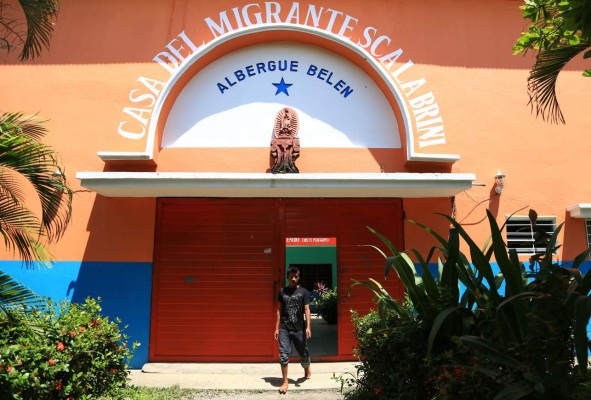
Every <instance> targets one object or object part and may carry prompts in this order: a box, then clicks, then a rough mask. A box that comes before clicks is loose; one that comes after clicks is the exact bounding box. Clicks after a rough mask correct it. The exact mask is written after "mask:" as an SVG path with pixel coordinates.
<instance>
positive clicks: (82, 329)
mask: <svg viewBox="0 0 591 400" xmlns="http://www.w3.org/2000/svg"><path fill="white" fill-rule="evenodd" d="M78 330H79V331H80V333H82V332H84V331H85V330H86V328H84V327H83V326H81V327H80V329H78Z"/></svg>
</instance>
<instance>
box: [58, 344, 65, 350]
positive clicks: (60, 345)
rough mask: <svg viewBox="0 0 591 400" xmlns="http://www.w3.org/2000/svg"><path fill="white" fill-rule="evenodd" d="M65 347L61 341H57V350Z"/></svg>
mask: <svg viewBox="0 0 591 400" xmlns="http://www.w3.org/2000/svg"><path fill="white" fill-rule="evenodd" d="M65 348H66V346H64V344H63V343H62V342H57V349H58V350H59V351H64V349H65Z"/></svg>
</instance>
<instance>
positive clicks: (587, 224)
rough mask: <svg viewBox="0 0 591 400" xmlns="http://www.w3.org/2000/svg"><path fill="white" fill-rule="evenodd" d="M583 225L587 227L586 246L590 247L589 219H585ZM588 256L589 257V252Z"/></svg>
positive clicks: (590, 221) (590, 230) (590, 229)
mask: <svg viewBox="0 0 591 400" xmlns="http://www.w3.org/2000/svg"><path fill="white" fill-rule="evenodd" d="M585 227H586V228H587V246H588V247H591V219H586V220H585ZM589 258H591V254H590V255H589Z"/></svg>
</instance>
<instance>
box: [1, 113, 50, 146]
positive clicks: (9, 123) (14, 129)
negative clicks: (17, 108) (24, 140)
mask: <svg viewBox="0 0 591 400" xmlns="http://www.w3.org/2000/svg"><path fill="white" fill-rule="evenodd" d="M44 123H45V121H42V120H38V119H37V116H36V115H26V114H24V113H21V112H12V113H11V112H7V113H3V114H0V135H4V134H11V135H13V136H14V135H24V136H27V137H30V138H31V139H36V140H40V139H42V138H43V137H44V136H45V135H46V134H47V128H46V127H45V126H44V125H43V124H44Z"/></svg>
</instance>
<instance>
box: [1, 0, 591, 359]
mask: <svg viewBox="0 0 591 400" xmlns="http://www.w3.org/2000/svg"><path fill="white" fill-rule="evenodd" d="M519 5H520V2H518V1H500V0H498V1H492V2H469V1H462V0H444V1H426V2H411V1H390V2H383V1H352V2H338V1H318V2H313V1H312V2H290V1H259V2H254V1H252V2H249V1H238V0H232V1H218V2H201V1H177V0H170V1H152V0H151V1H125V2H117V1H103V2H100V3H99V2H83V3H81V2H75V1H72V0H64V1H63V2H62V6H61V11H60V13H59V17H58V19H57V21H56V28H55V33H54V35H53V38H52V42H51V46H50V49H49V50H48V51H46V52H45V53H44V54H43V56H42V57H41V58H39V59H38V60H35V61H31V62H26V63H20V62H18V61H17V60H16V58H15V56H14V55H12V54H9V55H8V56H7V55H4V56H3V60H2V64H1V65H0V71H1V72H2V74H1V76H2V79H1V80H0V93H1V94H2V97H1V103H0V107H1V109H2V110H4V111H22V112H25V113H31V114H33V113H39V115H40V117H42V118H43V119H48V120H49V121H48V122H47V127H48V128H49V131H50V134H49V135H48V137H47V139H46V142H47V143H48V144H50V145H52V146H53V147H55V149H56V150H57V151H58V153H59V154H60V156H61V161H62V163H63V165H64V166H65V168H66V170H65V173H66V175H67V177H68V182H69V183H70V185H71V186H72V187H73V188H74V190H76V195H75V198H74V204H73V207H74V214H73V219H72V223H71V225H70V227H69V229H68V231H67V233H66V235H65V236H64V238H63V239H62V240H61V241H60V242H59V243H56V244H54V245H52V247H51V252H52V254H53V256H54V259H55V266H54V267H53V268H52V269H50V270H32V271H26V270H23V269H22V268H21V267H20V263H19V262H18V261H16V260H14V258H13V256H12V255H11V254H4V255H3V256H2V258H3V261H1V262H0V268H2V270H4V271H6V272H8V273H10V274H11V275H13V276H14V277H15V278H16V279H18V280H20V281H21V282H23V283H25V284H27V285H28V286H30V287H31V288H33V289H35V290H36V291H37V292H39V293H40V294H45V295H48V296H51V297H53V298H65V297H67V298H70V299H71V300H73V301H81V300H82V299H84V298H85V297H86V296H100V297H101V298H102V299H103V308H104V311H105V313H106V314H109V315H111V316H113V317H114V316H119V317H121V318H122V320H123V321H124V323H126V324H127V325H128V326H129V327H128V334H129V335H130V337H131V339H132V340H138V341H140V342H141V343H142V346H141V347H140V350H138V352H137V353H136V355H135V358H134V360H133V362H132V366H135V367H141V365H143V363H145V362H148V361H275V360H276V359H277V349H276V343H275V341H274V340H273V329H274V322H275V321H274V318H275V310H276V307H277V304H276V300H275V294H276V292H277V290H278V289H279V287H280V286H281V285H282V284H283V282H284V274H285V269H286V267H287V266H289V265H292V264H294V265H299V266H300V267H301V268H302V269H303V274H304V276H305V275H306V274H308V278H307V279H308V280H309V283H310V284H311V283H313V281H314V279H315V278H313V277H317V278H318V279H320V278H319V277H322V279H323V280H330V283H331V286H333V287H338V288H339V308H338V310H339V311H338V323H337V328H336V331H335V332H336V333H334V332H333V336H331V339H330V340H329V341H331V348H330V350H329V351H328V352H326V351H325V352H321V353H320V352H319V353H318V354H317V355H316V357H315V358H316V359H318V360H345V359H351V358H352V357H353V346H354V343H355V341H354V338H353V334H352V323H351V310H352V309H353V310H357V311H359V312H364V311H367V310H368V309H369V308H370V307H371V306H372V301H371V296H370V294H369V293H366V291H364V289H362V288H359V287H356V288H354V290H352V291H351V293H350V294H349V293H348V291H349V287H350V285H351V284H352V283H353V280H365V279H368V278H370V277H371V278H374V279H378V280H380V281H381V282H383V283H384V284H385V285H386V286H387V287H388V289H389V290H390V291H391V293H393V294H394V295H396V296H398V297H400V296H402V288H401V286H400V284H399V282H397V280H396V279H393V278H392V277H390V278H389V279H388V280H384V279H383V270H384V260H383V258H382V256H381V255H380V254H379V253H378V252H376V251H375V250H374V249H373V248H371V247H368V246H366V245H376V246H379V245H380V241H379V239H377V238H376V237H375V236H374V235H373V234H371V233H370V232H369V230H368V229H367V227H368V226H369V227H372V228H374V229H376V230H378V231H379V232H381V233H383V234H385V235H386V236H388V237H389V238H390V239H391V240H392V242H393V243H394V244H395V245H396V246H397V247H399V248H400V249H411V248H414V249H417V250H419V251H422V252H425V253H426V252H427V251H428V250H429V249H430V248H431V247H432V246H433V245H435V243H434V242H433V239H432V238H431V237H430V236H429V235H428V234H426V233H425V232H424V231H422V230H421V229H420V228H418V227H417V226H415V225H413V224H412V223H410V222H408V219H411V220H414V221H418V222H420V223H422V224H425V225H428V226H431V227H433V228H434V229H435V230H437V231H438V232H440V233H442V234H445V233H446V232H447V230H448V227H449V224H448V223H446V221H445V219H443V218H442V217H441V216H438V215H436V214H437V213H443V214H446V215H451V216H453V217H455V218H456V220H457V221H459V222H460V223H461V224H462V225H463V226H464V227H465V228H466V229H467V230H468V232H469V233H470V234H471V235H473V237H474V238H475V240H476V241H477V242H479V243H482V244H484V242H485V241H486V239H487V236H488V232H489V231H488V224H487V222H486V220H485V210H486V209H488V210H489V211H490V212H491V213H492V214H493V215H494V216H495V217H496V219H497V221H498V222H499V223H504V222H505V220H506V219H507V218H508V217H509V216H510V215H512V214H513V213H515V212H517V213H516V215H514V216H513V217H512V220H511V222H512V223H518V222H519V221H521V219H522V218H520V217H522V216H526V215H527V212H528V209H529V208H532V209H535V210H536V211H537V213H538V214H539V215H540V218H541V220H542V221H543V222H544V223H547V224H548V227H549V228H552V227H555V226H557V225H559V224H561V223H564V227H563V230H562V232H561V234H560V238H559V241H560V243H561V244H562V247H561V248H560V249H559V252H558V254H557V257H558V258H559V259H560V260H563V261H566V262H568V261H569V260H572V259H573V258H574V257H575V256H576V255H577V254H578V253H580V252H582V251H583V250H584V249H585V248H586V247H587V246H588V245H589V233H588V232H587V230H586V226H587V225H589V224H588V223H587V218H591V204H589V201H590V200H589V199H590V197H591V193H590V191H591V190H590V189H589V188H587V184H586V183H587V181H588V178H589V173H588V168H586V167H585V164H584V160H586V156H587V154H588V150H589V145H588V143H589V140H588V137H587V135H588V132H589V131H590V128H591V120H589V118H588V117H587V114H586V113H585V104H586V103H585V100H586V99H589V97H590V95H591V92H590V89H589V88H588V87H586V86H585V85H584V84H585V82H583V79H582V77H581V73H580V71H581V70H582V67H581V65H582V64H580V60H575V61H574V62H573V65H572V66H571V65H569V66H567V69H566V70H565V71H564V72H563V73H562V74H561V75H560V78H559V82H558V89H559V100H560V102H561V106H562V108H563V110H564V112H565V116H566V120H567V124H566V125H552V124H548V123H545V122H543V121H542V120H540V119H536V118H535V117H534V116H533V115H532V114H531V113H530V109H529V107H528V105H527V103H528V97H527V91H526V80H527V76H528V72H529V68H530V66H531V64H532V63H533V60H532V59H531V58H527V57H526V58H523V57H515V56H513V55H512V49H511V48H512V45H513V43H514V41H515V39H516V38H517V37H518V36H519V34H520V32H521V31H522V30H523V29H525V28H524V27H525V22H524V21H523V20H522V19H521V16H520V10H519V9H518V6H519ZM286 109H288V110H291V111H290V113H288V115H287V114H286V113H285V112H284V111H283V110H286ZM286 115H287V117H286ZM282 135H283V136H282ZM296 140H297V142H295V141H296ZM563 145H564V147H562V146H563ZM282 157H283V158H282ZM287 159H289V160H290V161H289V164H290V165H291V166H292V167H293V166H294V165H295V167H296V168H297V173H295V172H296V171H294V170H293V169H292V170H290V171H285V170H281V169H280V170H279V172H280V173H273V168H274V167H275V166H277V165H278V164H280V163H281V162H282V160H287ZM501 171H502V172H501ZM275 172H277V170H275ZM281 172H288V173H281ZM497 175H498V176H499V177H500V175H503V177H502V178H503V180H502V181H499V180H498V179H495V177H496V176H497ZM526 225H527V224H526ZM515 226H519V225H518V224H517V225H515ZM516 229H517V233H519V232H522V228H519V227H518V228H516ZM520 229H521V230H520ZM507 239H508V242H511V241H512V240H513V239H514V236H510V237H508V238H507ZM294 242H297V243H302V242H303V243H310V245H304V246H293V245H290V243H291V244H293V243H294ZM314 243H315V244H314ZM323 243H330V244H331V245H330V246H326V245H323ZM319 244H320V245H319ZM323 246H324V247H323ZM302 248H303V249H304V250H302ZM532 251H533V250H532ZM530 253H531V252H530V251H529V250H528V249H527V248H521V249H520V254H521V257H523V260H524V261H527V259H528V254H530ZM327 271H330V272H327ZM245 332H247V333H246V334H245ZM238 338H240V340H238ZM313 356H314V353H313Z"/></svg>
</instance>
